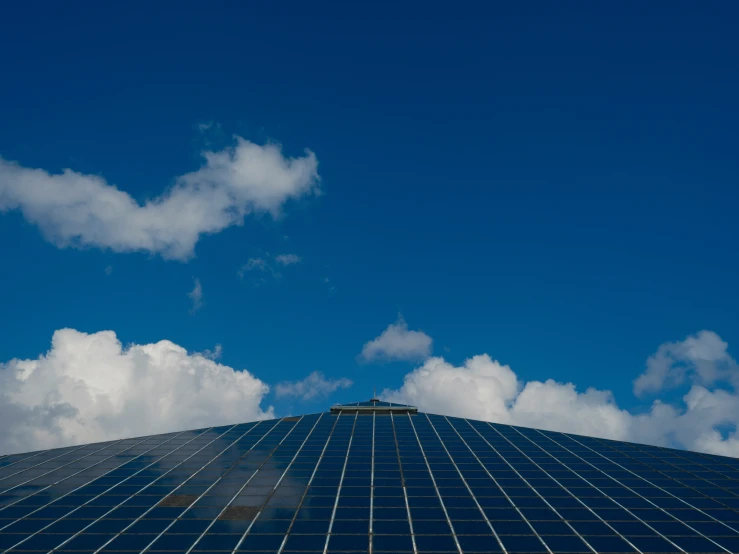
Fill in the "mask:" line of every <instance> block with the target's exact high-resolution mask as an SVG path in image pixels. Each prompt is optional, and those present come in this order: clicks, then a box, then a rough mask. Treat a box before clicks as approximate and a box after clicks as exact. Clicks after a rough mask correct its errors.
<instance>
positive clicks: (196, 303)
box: [187, 279, 203, 314]
mask: <svg viewBox="0 0 739 554" xmlns="http://www.w3.org/2000/svg"><path fill="white" fill-rule="evenodd" d="M187 296H188V297H189V298H190V300H192V306H191V307H190V313H191V314H194V313H195V312H197V311H198V310H199V309H200V308H202V307H203V286H202V285H201V284H200V279H195V286H194V287H193V288H192V290H191V291H190V292H188V293H187Z"/></svg>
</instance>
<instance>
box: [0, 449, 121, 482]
mask: <svg viewBox="0 0 739 554" xmlns="http://www.w3.org/2000/svg"><path fill="white" fill-rule="evenodd" d="M118 442H120V441H118ZM85 446H89V445H84V444H83V445H82V446H79V447H78V448H75V449H73V450H71V451H70V452H63V453H61V454H59V455H58V456H54V457H53V458H49V459H48V460H43V461H41V462H39V463H37V464H35V465H32V466H28V467H24V468H22V469H21V470H20V471H16V472H15V473H12V474H10V475H5V476H3V477H0V481H4V480H5V479H10V478H11V477H15V476H16V475H18V474H19V473H23V472H24V471H28V470H29V469H33V468H34V467H38V466H40V465H43V464H45V463H46V462H51V461H53V460H56V459H57V458H61V457H62V456H66V455H67V454H73V453H75V452H77V451H78V450H82V449H83V448H84V447H85ZM108 446H110V445H107V446H104V447H103V448H101V449H100V450H105V449H106V448H107V447H108ZM100 450H96V451H95V452H100ZM44 453H45V452H40V453H39V454H44ZM39 454H36V455H35V456H38V455H39ZM89 455H90V454H88V456H89ZM33 457H34V456H29V457H28V458H23V460H18V461H17V462H13V463H12V464H9V465H7V466H5V467H3V468H2V469H5V468H8V467H11V466H13V465H15V464H17V463H20V462H22V461H24V460H30V459H31V458H33ZM76 460H77V459H75V460H73V461H70V462H69V464H72V463H74V462H75V461H76ZM69 464H65V465H69ZM62 467H64V466H59V467H55V468H54V469H52V470H51V471H56V470H57V469H59V468H62ZM48 473H49V472H47V473H44V474H42V475H37V476H36V477H34V479H35V478H37V477H43V476H44V475H48ZM26 482H28V481H26ZM8 490H10V489H8ZM2 492H6V491H2Z"/></svg>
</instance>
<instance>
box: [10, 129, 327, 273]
mask: <svg viewBox="0 0 739 554" xmlns="http://www.w3.org/2000/svg"><path fill="white" fill-rule="evenodd" d="M235 141H236V143H235V145H234V146H231V147H228V148H225V149H224V150H221V151H218V152H204V153H203V158H204V159H205V163H204V164H203V166H202V167H201V168H200V169H198V170H197V171H193V172H191V173H187V174H185V175H182V176H180V177H178V178H177V179H176V180H175V184H174V186H173V187H172V188H170V189H169V190H167V191H165V192H163V193H162V194H161V195H159V196H158V197H156V198H153V199H151V200H148V201H146V202H145V203H144V204H143V205H141V204H139V203H138V202H137V201H136V200H135V199H134V198H133V197H131V196H130V195H129V194H128V193H126V192H124V191H122V190H120V189H118V188H117V187H116V186H114V185H111V184H109V183H107V182H106V181H105V179H103V178H102V177H100V176H97V175H85V174H82V173H78V172H76V171H73V170H71V169H65V170H63V171H62V172H61V173H58V174H52V173H49V172H47V171H44V170H42V169H31V168H26V167H22V166H21V165H19V164H17V163H13V162H9V161H7V160H4V159H3V158H0V212H2V211H8V210H16V209H17V210H20V211H21V212H22V213H23V216H24V217H25V218H26V220H27V221H29V222H31V223H34V224H36V225H38V226H39V228H40V229H41V231H42V233H43V234H44V236H45V237H46V238H47V240H49V241H50V242H52V243H54V244H56V245H57V246H59V247H68V246H79V247H98V248H109V249H111V250H113V251H115V252H133V251H144V252H150V253H153V254H160V255H161V256H162V257H164V258H171V259H178V260H185V259H188V258H190V257H191V256H192V255H193V253H194V248H195V244H196V243H197V241H198V240H199V239H200V236H201V235H203V234H211V233H217V232H219V231H222V230H223V229H225V228H227V227H231V226H233V225H241V224H242V223H243V221H244V217H245V216H246V215H248V214H250V213H253V212H257V213H270V214H272V215H273V216H274V217H278V216H279V215H280V213H281V210H282V207H283V205H284V204H285V202H287V201H288V200H290V199H297V198H300V197H302V196H305V195H308V194H311V193H318V181H319V176H318V162H317V160H316V156H315V155H314V154H313V153H312V152H311V151H309V150H306V152H305V155H304V156H302V157H299V158H287V157H285V156H283V154H282V152H281V149H280V147H279V146H277V145H275V144H267V145H264V146H261V145H258V144H254V143H253V142H249V141H247V140H245V139H243V138H241V137H235Z"/></svg>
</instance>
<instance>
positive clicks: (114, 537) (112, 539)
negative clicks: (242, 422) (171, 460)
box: [95, 423, 259, 554]
mask: <svg viewBox="0 0 739 554" xmlns="http://www.w3.org/2000/svg"><path fill="white" fill-rule="evenodd" d="M258 425H259V423H256V424H255V425H252V426H251V427H250V428H249V429H247V430H246V431H245V432H244V433H243V434H242V435H241V436H240V437H239V438H238V439H236V440H234V441H232V442H231V444H229V445H228V446H227V447H226V448H225V449H224V450H222V451H221V452H220V453H219V454H217V455H216V457H214V458H213V460H215V459H216V458H217V457H218V456H220V455H221V454H222V453H223V452H225V451H226V450H228V449H229V448H231V447H232V446H233V445H234V444H236V442H237V441H239V440H240V439H241V438H242V437H244V436H245V435H246V434H247V433H249V432H250V431H251V430H252V429H254V428H255V427H257V426H258ZM235 427H237V425H232V426H231V427H229V428H228V429H227V430H226V431H224V432H223V433H221V434H220V435H218V436H217V437H214V438H213V440H211V441H210V442H208V443H207V444H204V445H203V446H202V447H200V448H199V449H198V450H196V451H195V452H193V453H192V454H190V455H189V456H188V457H187V458H185V459H184V460H182V461H181V462H179V463H178V464H177V465H175V466H173V467H171V468H170V469H168V470H167V471H166V472H165V473H163V474H162V475H160V476H159V477H158V478H157V479H155V480H154V481H152V482H151V485H153V484H154V483H156V482H157V481H158V480H159V479H161V478H162V477H164V476H166V475H168V474H169V473H171V472H172V471H174V470H175V469H177V468H178V467H180V466H181V465H182V464H184V463H185V462H187V460H189V459H190V458H192V457H193V456H196V455H197V454H199V453H200V452H202V451H203V450H205V449H206V448H208V447H209V446H210V445H211V444H213V443H214V442H216V441H217V440H218V439H220V438H221V437H222V436H224V435H225V434H227V433H229V432H230V431H231V430H232V429H234V428H235ZM211 429H212V428H211ZM209 430H210V429H207V430H205V431H203V432H202V433H201V434H200V435H197V436H195V437H194V438H193V440H195V439H197V438H199V437H201V436H203V435H204V434H205V433H207V432H208V431H209ZM190 442H192V441H188V442H186V443H185V444H183V445H182V446H185V445H187V444H189V443H190ZM173 452H174V451H173ZM213 460H211V461H213ZM208 463H210V462H208ZM205 465H207V464H205ZM205 465H204V466H203V467H205ZM198 473H199V471H198V472H195V473H193V474H192V475H191V476H190V477H188V478H187V479H185V480H184V481H183V482H182V483H180V484H179V485H177V486H176V487H175V488H174V489H172V491H170V492H169V495H172V494H174V493H175V492H176V491H177V490H179V488H180V487H183V486H185V484H186V483H187V482H188V481H189V480H190V479H191V478H192V477H194V476H195V475H197V474H198ZM147 487H148V485H147ZM142 490H143V489H142ZM156 507H157V504H155V505H154V506H151V507H150V508H149V509H148V510H146V511H145V512H144V513H143V514H141V515H140V516H138V517H137V518H136V519H134V520H133V521H132V522H131V523H130V524H128V525H127V526H126V527H124V528H123V529H121V530H120V531H119V532H118V533H116V534H115V536H113V537H112V538H111V539H110V540H108V541H107V542H106V543H105V544H103V545H102V546H101V547H100V548H98V549H97V550H96V551H95V554H97V553H98V552H100V551H101V550H102V549H103V548H105V547H106V546H108V545H109V544H110V543H111V542H113V541H114V540H115V539H116V538H117V537H119V536H120V535H122V534H123V533H125V532H126V531H128V530H129V529H130V528H131V527H133V526H134V525H136V524H137V523H138V522H139V521H141V520H142V519H144V517H146V515H147V514H148V513H150V512H151V511H152V510H153V509H154V508H156ZM169 527H171V524H170V525H169V526H168V527H167V529H169ZM165 531H166V529H165ZM165 531H162V533H160V534H159V536H161V535H162V534H163V533H164V532H165ZM159 536H157V538H159ZM152 542H153V541H152ZM149 546H151V544H149ZM147 548H148V546H147Z"/></svg>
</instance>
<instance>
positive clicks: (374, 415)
mask: <svg viewBox="0 0 739 554" xmlns="http://www.w3.org/2000/svg"><path fill="white" fill-rule="evenodd" d="M373 398H374V397H373ZM373 404H374V403H373ZM376 418H377V412H372V458H371V464H372V469H371V473H370V513H369V553H368V554H372V535H373V533H374V530H373V519H374V510H375V423H376Z"/></svg>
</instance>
